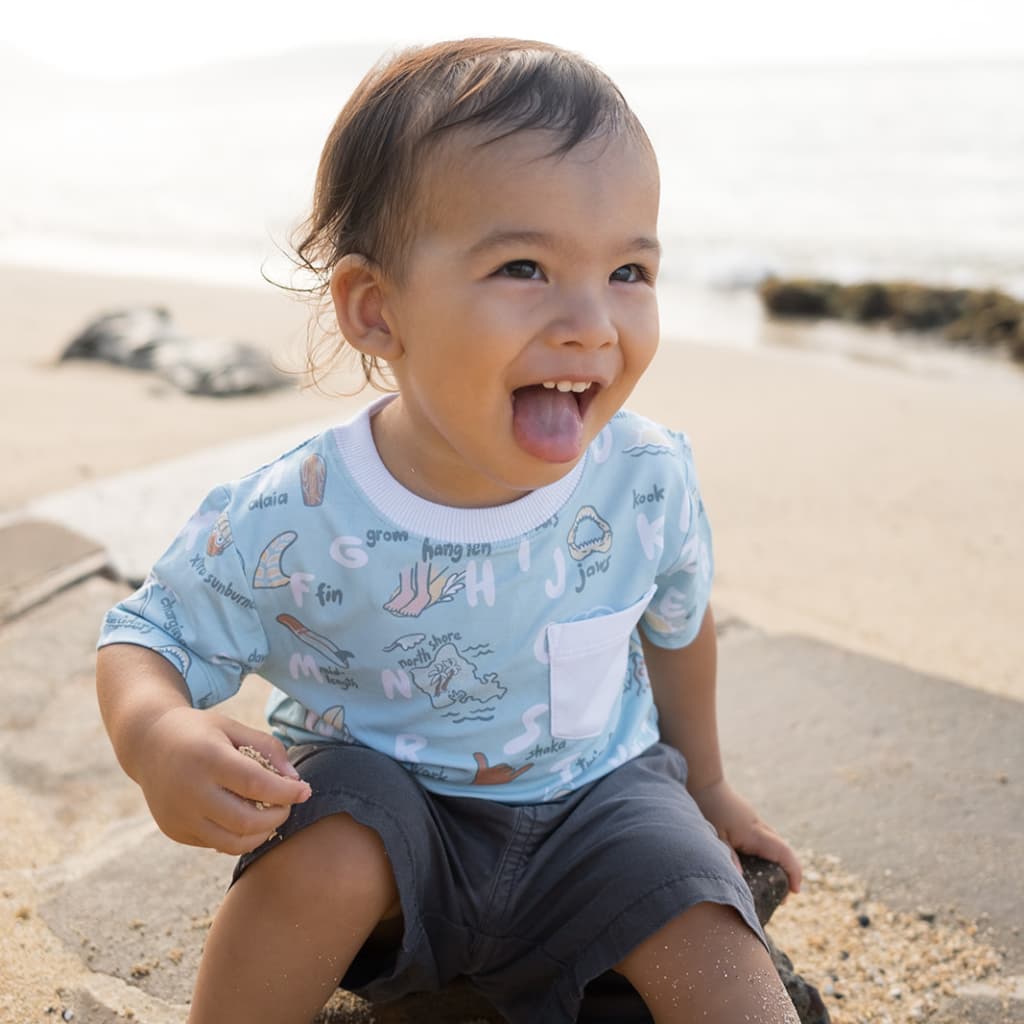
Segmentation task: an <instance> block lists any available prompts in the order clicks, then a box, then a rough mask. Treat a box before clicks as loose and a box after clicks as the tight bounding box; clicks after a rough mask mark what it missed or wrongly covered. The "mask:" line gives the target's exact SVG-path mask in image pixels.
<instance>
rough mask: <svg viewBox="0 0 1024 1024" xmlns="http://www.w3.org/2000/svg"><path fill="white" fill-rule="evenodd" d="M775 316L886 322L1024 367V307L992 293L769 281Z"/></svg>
mask: <svg viewBox="0 0 1024 1024" xmlns="http://www.w3.org/2000/svg"><path fill="white" fill-rule="evenodd" d="M759 294H760V296H761V301H762V302H763V303H764V307H765V309H766V310H767V311H768V312H769V313H770V314H771V315H773V316H779V317H804V318H815V319H820V318H824V317H834V318H838V319H842V320H849V321H852V322H854V323H885V324H887V325H888V326H889V327H891V328H893V329H894V330H897V331H931V332H936V333H937V332H941V335H942V337H944V338H946V340H948V341H951V342H955V343H958V344H967V345H974V346H978V347H986V348H999V349H1003V350H1005V351H1006V352H1007V353H1008V354H1009V355H1010V356H1011V357H1012V358H1013V359H1016V360H1019V361H1022V362H1024V303H1022V302H1020V301H1018V300H1017V299H1015V298H1013V296H1011V295H1007V294H1006V293H1004V292H1000V291H997V290H995V289H992V288H988V289H969V288H932V287H928V286H926V285H923V284H918V283H916V282H913V281H892V282H888V283H882V282H876V281H869V282H864V283H861V284H851V285H840V284H836V283H834V282H831V281H823V280H813V279H803V278H796V279H792V280H788V279H780V278H768V279H767V280H765V281H764V282H762V284H761V287H760V289H759Z"/></svg>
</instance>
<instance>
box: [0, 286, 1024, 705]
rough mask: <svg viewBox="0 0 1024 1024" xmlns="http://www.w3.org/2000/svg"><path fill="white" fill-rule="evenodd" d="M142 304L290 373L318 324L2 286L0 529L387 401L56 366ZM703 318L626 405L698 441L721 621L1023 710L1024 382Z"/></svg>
mask: <svg viewBox="0 0 1024 1024" xmlns="http://www.w3.org/2000/svg"><path fill="white" fill-rule="evenodd" d="M141 304H160V305H164V306H166V307H168V308H169V309H170V310H171V312H172V313H173V314H174V316H175V319H176V321H177V322H178V323H179V324H180V326H181V328H182V329H183V330H186V331H189V332H191V333H195V334H219V335H225V336H230V337H237V338H239V339H241V340H246V341H249V342H252V343H254V344H257V345H259V346H261V347H263V348H265V349H266V350H267V351H271V352H273V353H274V354H275V355H276V356H277V357H278V359H279V360H283V361H284V362H285V363H288V362H292V363H293V364H294V361H295V360H297V359H298V358H299V356H300V353H301V351H302V347H303V344H304V341H305V337H306V325H307V308H306V307H305V306H304V305H302V304H299V303H297V302H296V301H295V300H294V299H292V298H291V297H290V296H288V295H285V294H282V293H279V292H276V291H274V290H273V289H272V288H270V286H267V288H266V289H265V290H264V291H263V292H259V291H257V290H248V289H237V288H225V287H222V286H204V285H197V284H191V283H186V282H182V281H178V280H173V281H166V280H160V279H141V278H135V279H132V278H113V277H109V276H106V275H83V274H63V273H57V272H50V271H48V272H41V271H35V270H27V269H25V268H21V269H17V268H14V269H10V268H8V269H7V270H5V271H4V273H3V274H0V369H2V370H3V371H4V374H5V377H4V379H5V380H6V382H7V394H6V401H5V402H4V404H3V408H2V412H0V431H2V435H3V437H4V438H5V455H6V460H5V461H6V466H7V472H6V474H5V486H4V489H3V492H2V497H0V513H11V512H13V511H15V510H16V509H18V508H19V507H21V506H22V505H24V504H25V503H26V502H28V501H30V500H32V499H34V498H39V497H42V496H44V495H47V494H52V493H54V492H58V491H64V490H67V489H69V488H71V487H74V486H75V485H77V484H81V483H84V482H88V481H89V480H92V479H97V478H101V477H105V476H108V475H113V474H117V473H122V472H126V471H130V470H133V469H140V468H142V467H146V466H151V465H152V464H154V463H157V462H160V461H162V460H164V459H169V458H173V457H176V456H181V455H185V454H189V453H192V452H196V451H199V450H201V449H204V448H208V447H213V446H216V445H220V444H224V443H227V442H232V441H235V440H239V439H241V438H245V437H249V436H252V435H258V434H265V433H270V432H272V431H275V430H279V429H283V428H288V427H294V426H305V425H306V424H315V423H319V424H323V423H324V422H326V421H328V420H330V419H333V420H342V419H346V418H348V416H349V415H351V413H352V411H354V410H355V408H357V407H359V406H361V405H362V404H364V403H365V402H366V401H368V400H370V398H372V397H373V395H374V392H372V391H370V390H368V389H367V390H365V391H363V392H361V393H359V394H357V395H355V396H354V397H351V398H343V399H329V398H325V397H323V396H321V395H319V394H317V393H315V392H309V391H306V392H300V391H298V390H293V389H289V388H285V389H281V390H279V391H275V392H268V393H264V394H258V395H253V396H246V397H237V398H231V399H216V398H197V397H190V396H188V395H185V394H184V393H181V392H178V391H176V390H174V389H173V388H171V387H170V386H169V385H167V384H165V383H163V382H161V381H159V380H158V379H156V378H155V377H153V376H151V375H149V374H147V373H144V372H140V371H134V370H128V369H124V368H121V367H114V366H110V365H104V364H101V363H95V362H68V363H55V362H54V360H55V359H56V357H57V355H58V354H59V353H60V351H61V350H62V349H63V347H64V345H65V344H66V343H67V342H68V341H69V340H70V338H71V337H72V336H73V335H74V334H75V333H76V332H77V331H78V330H80V329H81V327H82V326H84V324H85V322H87V321H88V320H89V319H91V318H92V317H94V316H96V315H98V314H99V313H100V312H103V311H105V310H108V309H111V308H118V307H125V306H136V305H141ZM720 312H721V313H722V319H721V320H720V321H718V322H717V323H712V321H711V320H709V323H712V329H711V330H709V335H710V337H711V338H712V339H714V340H716V341H717V334H716V332H717V333H719V334H720V333H721V332H722V331H723V330H725V329H726V327H727V325H728V322H729V321H728V319H727V312H728V310H727V309H723V310H720ZM694 318H695V319H694V328H693V330H692V331H687V333H686V335H685V337H686V340H685V341H680V342H678V343H676V342H670V341H666V342H665V343H664V344H663V345H662V347H661V349H660V351H659V354H658V356H657V359H656V362H655V364H654V366H653V367H652V369H651V371H649V372H648V374H647V376H646V377H645V379H644V380H643V381H642V382H641V384H640V386H639V387H638V388H637V390H636V392H635V393H634V395H633V397H632V398H631V400H630V402H629V403H628V404H629V406H630V407H631V408H633V409H635V410H637V411H639V412H641V413H643V414H645V415H647V416H649V417H650V418H652V419H654V420H658V421H660V422H662V423H664V424H666V425H667V426H671V427H674V428H676V429H681V430H685V431H686V432H687V433H688V434H689V435H690V436H691V438H692V440H693V443H694V449H695V453H696V460H697V467H698V471H699V472H700V475H701V481H702V487H703V490H704V497H705V501H706V503H707V505H708V509H709V514H710V516H711V522H712V527H713V530H714V533H715V547H716V559H717V573H716V584H715V602H716V605H717V606H718V608H719V614H720V617H724V616H725V615H732V616H737V617H740V618H742V619H745V620H746V621H748V622H750V623H751V624H752V625H755V626H757V627H759V628H762V629H765V630H767V631H769V632H793V633H802V634H805V635H808V636H811V637H815V638H818V639H821V640H825V641H827V642H830V643H834V644H837V645H839V646H842V647H845V648H847V649H852V650H855V651H859V652H862V653H865V654H870V655H874V656H877V657H880V658H883V659H885V660H889V661H895V662H897V663H900V664H904V665H907V666H908V667H911V668H914V669H917V670H919V671H923V672H927V673H929V674H932V675H936V676H940V677H943V678H948V679H953V680H955V681H958V682H961V683H964V684H966V685H968V686H972V687H975V688H978V689H982V690H986V691H988V692H991V693H997V694H1001V695H1004V696H1010V697H1013V698H1015V699H1018V700H1024V677H1022V674H1021V672H1020V669H1019V666H1020V665H1021V664H1022V663H1024V635H1022V632H1021V631H1020V629H1019V628H1018V627H1019V617H1020V612H1021V610H1022V605H1024V601H1022V597H1021V587H1020V582H1019V581H1020V579H1021V578H1022V577H1024V537H1022V536H1021V532H1020V531H1019V529H1018V524H1017V521H1016V519H1017V516H1016V512H1015V510H1017V509H1019V508H1020V507H1021V506H1022V505H1024V462H1022V460H1021V459H1020V458H1019V453H1018V452H1017V451H1016V448H1015V442H1016V439H1017V438H1019V437H1021V436H1022V435H1024V401H1022V398H1024V374H1016V373H1013V372H1008V371H1005V370H1004V368H1002V367H997V368H993V367H990V366H987V365H985V366H982V365H978V366H974V365H968V367H967V368H966V369H965V368H964V367H963V366H961V365H960V364H956V365H951V366H946V365H944V364H942V363H934V364H932V363H929V364H928V368H927V369H926V370H920V369H919V368H918V367H917V366H915V364H914V363H913V362H911V363H906V364H898V363H897V364H893V363H892V362H891V361H887V360H886V359H884V358H879V359H875V360H872V361H865V360H864V359H857V358H849V357H845V356H844V357H836V356H835V355H834V354H830V353H829V351H828V349H827V348H826V349H825V350H824V351H820V352H818V351H812V352H810V353H808V352H807V351H806V350H805V348H803V347H802V346H805V345H808V344H812V343H813V339H811V338H809V337H808V332H811V333H813V331H814V328H810V327H806V326H798V327H796V328H795V329H794V330H795V331H796V333H795V334H794V333H792V331H790V332H789V333H788V334H787V335H786V337H785V338H784V339H783V341H782V343H780V340H779V338H778V337H777V336H776V337H775V338H773V339H772V344H770V345H769V344H764V345H760V346H758V347H755V348H740V347H735V346H734V347H728V346H726V345H718V344H700V343H697V342H695V341H692V340H691V336H692V334H693V333H695V332H696V330H697V329H698V327H699V324H698V322H697V311H695V313H694ZM844 326H845V325H844ZM847 330H854V329H852V328H847ZM787 339H788V340H787ZM861 341H862V342H863V343H864V344H866V345H868V348H870V347H871V346H872V345H873V344H874V339H872V338H870V337H869V338H862V339H861ZM332 383H333V384H334V385H335V386H336V387H340V386H344V383H345V381H344V379H343V378H341V377H339V378H338V379H337V381H332ZM197 498H198V496H197Z"/></svg>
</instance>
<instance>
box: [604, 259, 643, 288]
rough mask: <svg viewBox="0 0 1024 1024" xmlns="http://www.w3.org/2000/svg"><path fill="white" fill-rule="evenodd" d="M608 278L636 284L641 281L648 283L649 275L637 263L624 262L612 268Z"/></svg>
mask: <svg viewBox="0 0 1024 1024" xmlns="http://www.w3.org/2000/svg"><path fill="white" fill-rule="evenodd" d="M609 280H611V281H621V282H622V283H623V284H637V283H639V282H641V281H644V282H648V283H649V282H650V280H651V275H650V274H649V273H648V271H647V270H646V269H645V268H644V267H641V266H640V264H639V263H626V264H624V265H623V266H621V267H619V268H618V269H616V270H613V271H612V274H611V277H610V278H609Z"/></svg>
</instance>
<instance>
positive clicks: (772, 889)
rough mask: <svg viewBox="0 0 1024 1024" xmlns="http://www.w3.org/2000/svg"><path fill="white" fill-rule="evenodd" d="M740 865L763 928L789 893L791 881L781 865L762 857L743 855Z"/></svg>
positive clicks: (741, 855)
mask: <svg viewBox="0 0 1024 1024" xmlns="http://www.w3.org/2000/svg"><path fill="white" fill-rule="evenodd" d="M740 865H741V866H742V868H743V877H744V878H745V879H746V880H747V885H749V886H750V891H751V893H752V894H753V897H754V909H755V910H756V911H757V919H758V921H760V922H761V925H762V927H763V926H764V925H766V924H767V923H768V922H769V921H770V920H771V917H772V914H774V913H775V911H776V910H777V909H778V907H779V905H780V904H781V903H782V901H783V900H784V899H785V898H786V893H787V892H789V879H788V878H787V877H786V872H785V871H783V870H782V868H781V866H780V865H778V864H776V863H774V862H773V861H770V860H764V859H763V858H762V857H752V856H750V855H749V854H746V853H741V854H740Z"/></svg>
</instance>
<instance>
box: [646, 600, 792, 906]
mask: <svg viewBox="0 0 1024 1024" xmlns="http://www.w3.org/2000/svg"><path fill="white" fill-rule="evenodd" d="M640 633H641V639H642V641H643V648H644V659H645V661H646V662H647V673H648V676H649V677H650V681H651V691H652V693H653V696H654V702H655V704H656V705H657V707H658V723H659V726H660V730H661V738H662V740H664V742H666V743H668V744H671V745H672V746H673V747H675V748H676V749H677V750H679V751H681V752H682V754H683V756H684V757H685V758H686V763H687V766H688V769H689V771H688V775H687V781H686V788H687V789H688V790H689V791H690V795H691V796H692V797H693V798H694V800H695V801H696V802H697V806H698V807H700V809H701V812H702V813H703V814H704V817H705V818H707V819H708V821H710V822H711V824H712V825H714V827H715V828H716V829H717V831H718V834H719V836H720V837H721V838H722V839H723V840H725V842H727V843H728V844H729V845H730V846H731V847H732V848H733V849H735V850H739V851H741V852H742V853H751V854H756V855H757V856H760V857H764V858H765V859H767V860H772V861H775V862H776V863H778V864H781V865H782V867H783V869H784V870H785V872H786V874H787V875H788V876H789V887H790V889H791V890H792V891H793V892H798V891H799V889H800V879H801V869H800V862H799V860H798V859H797V857H796V854H795V853H793V851H792V850H791V849H790V848H789V846H788V844H787V843H786V841H785V840H784V839H783V838H782V837H781V836H780V835H779V834H778V833H777V832H775V831H774V829H772V828H771V827H770V826H768V825H766V824H765V823H764V822H763V821H761V819H760V818H759V817H758V816H757V812H756V811H755V810H754V808H753V807H751V805H750V804H749V803H748V802H747V801H746V800H744V799H743V797H741V796H740V795H739V794H738V793H737V792H736V791H735V790H734V789H733V788H732V786H730V785H729V783H728V782H727V781H726V779H725V773H724V771H723V770H722V756H721V751H720V750H719V746H718V718H717V713H716V701H715V685H716V671H717V663H718V644H717V639H716V636H715V621H714V617H713V616H712V614H711V608H710V606H709V607H708V610H707V612H706V613H705V615H704V621H703V623H702V624H701V627H700V631H699V632H698V634H697V636H696V638H695V639H694V640H693V642H692V643H690V644H689V645H687V646H686V647H681V648H678V649H669V648H665V647H658V646H657V645H656V644H653V643H651V642H650V641H649V640H648V639H647V638H646V637H644V636H643V628H642V627H641V629H640Z"/></svg>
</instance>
